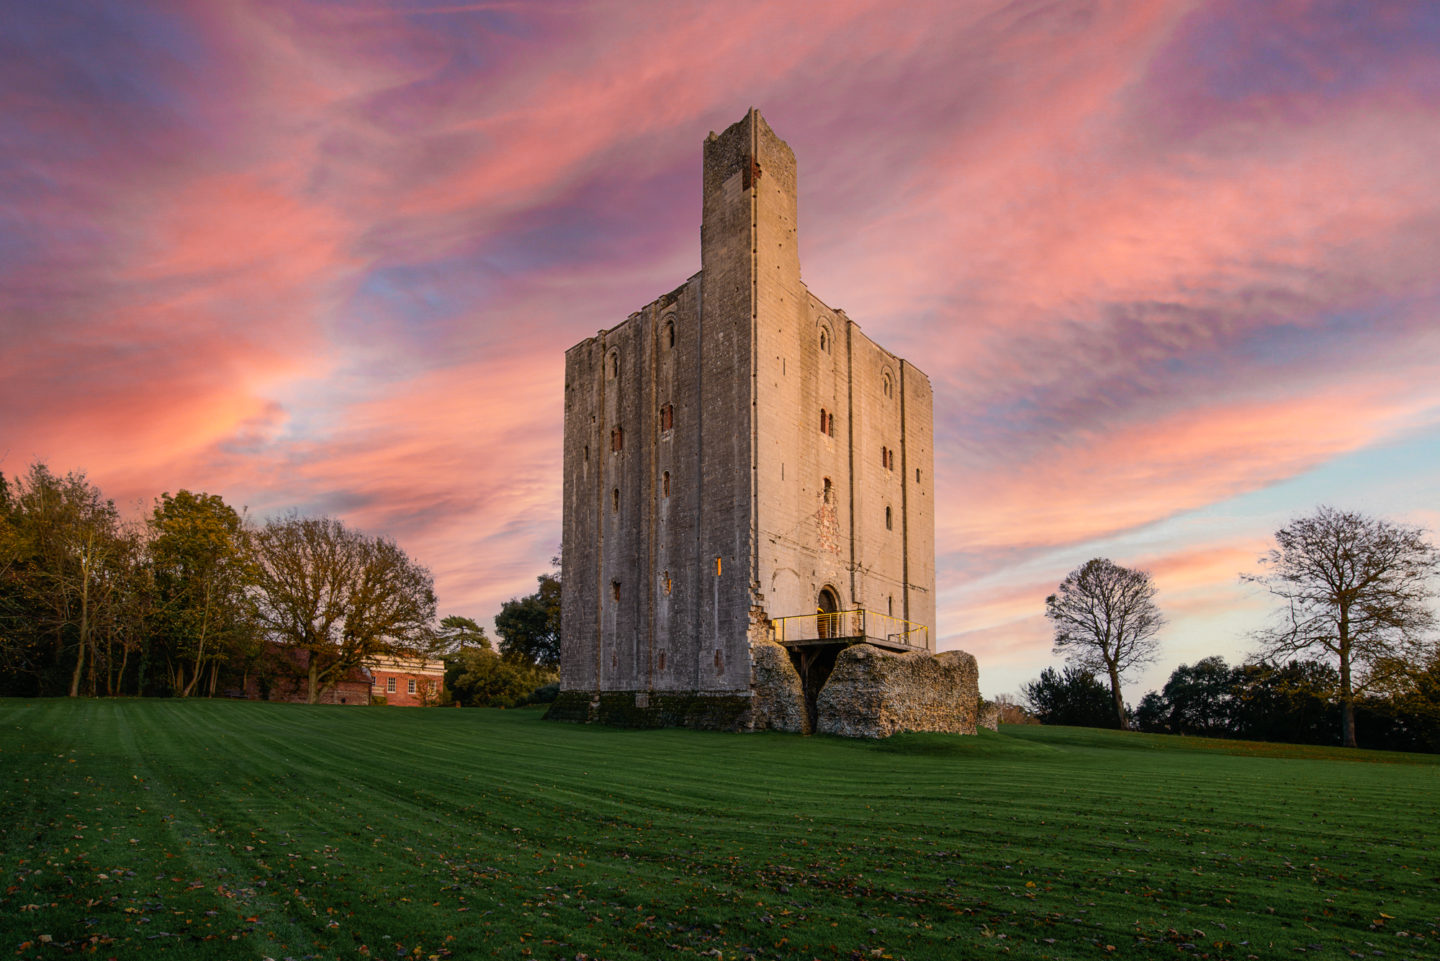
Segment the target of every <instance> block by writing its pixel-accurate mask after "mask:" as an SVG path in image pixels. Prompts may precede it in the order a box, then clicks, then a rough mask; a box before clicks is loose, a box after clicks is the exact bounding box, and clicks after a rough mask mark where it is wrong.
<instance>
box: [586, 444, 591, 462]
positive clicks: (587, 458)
mask: <svg viewBox="0 0 1440 961" xmlns="http://www.w3.org/2000/svg"><path fill="white" fill-rule="evenodd" d="M585 461H586V463H589V461H590V445H589V444H586V445H585Z"/></svg>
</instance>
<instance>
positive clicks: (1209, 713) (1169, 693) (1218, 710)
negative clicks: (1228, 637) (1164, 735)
mask: <svg viewBox="0 0 1440 961" xmlns="http://www.w3.org/2000/svg"><path fill="white" fill-rule="evenodd" d="M1162 697H1163V698H1164V700H1165V703H1166V705H1167V706H1168V707H1169V718H1168V721H1169V723H1168V728H1169V730H1170V732H1171V733H1172V734H1198V735H1201V736H1204V737H1224V736H1226V735H1227V734H1230V733H1232V724H1231V716H1230V715H1231V707H1232V704H1233V702H1234V700H1235V679H1234V676H1233V674H1232V672H1231V670H1230V667H1229V666H1228V665H1227V664H1226V663H1225V659H1224V658H1223V657H1218V656H1217V657H1207V658H1204V659H1202V660H1199V661H1196V662H1195V663H1194V664H1181V665H1180V666H1179V667H1177V668H1176V669H1175V670H1174V672H1173V673H1171V675H1170V680H1168V681H1166V682H1165V689H1164V691H1163V693H1162Z"/></svg>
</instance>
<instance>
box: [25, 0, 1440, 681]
mask: <svg viewBox="0 0 1440 961" xmlns="http://www.w3.org/2000/svg"><path fill="white" fill-rule="evenodd" d="M1437 41H1440V18H1437V16H1436V14H1435V12H1434V7H1433V5H1431V4H1425V3H1395V4H1386V5H1384V7H1383V9H1382V8H1378V7H1377V8H1375V9H1369V8H1366V9H1365V10H1364V11H1363V12H1360V13H1357V12H1356V11H1353V10H1351V9H1350V8H1347V7H1345V6H1344V5H1328V4H1314V3H1302V2H1283V3H1273V4H1265V5H1256V4H1249V3H1238V2H1237V3H1208V4H1196V3H1191V2H1179V0H1177V2H1160V0H1155V2H1145V3H1126V4H1097V3H1083V2H1073V3H1072V2H1059V3H1057V2H1052V0H1044V2H1041V0H1015V2H1000V0H995V2H990V3H968V4H954V3H939V2H935V3H917V4H906V5H902V6H896V5H895V4H881V3H878V2H862V0H855V2H837V3H830V4H824V5H815V4H791V3H775V2H764V3H762V2H758V0H743V2H736V3H730V4H724V5H717V4H712V3H700V2H694V3H677V4H667V5H664V6H659V7H657V6H654V5H644V6H639V5H635V4H632V3H625V2H619V0H615V2H606V3H590V2H585V3H582V2H557V3H523V4H522V3H509V2H493V3H483V2H482V3H430V4H425V3H386V2H375V3H368V4H352V5H334V4H310V3H298V4H278V3H273V4H272V3H256V4H244V5H219V6H204V5H189V4H183V3H163V2H155V3H148V4H138V5H134V4H132V5H127V6H125V7H107V8H103V9H96V8H93V7H92V6H90V5H86V6H85V7H84V9H83V10H81V9H80V8H79V7H75V8H74V9H72V8H71V5H70V4H69V3H68V2H66V0H54V2H53V3H47V4H44V5H32V6H30V7H27V8H25V9H23V10H17V11H16V12H15V13H14V15H13V16H12V18H11V20H10V21H9V22H7V30H6V32H5V35H4V36H3V37H0V90H3V92H0V104H3V107H4V109H3V110H0V148H3V149H0V335H3V344H0V411H3V414H0V470H6V471H15V470H19V469H21V468H22V467H23V465H24V463H26V462H27V461H29V460H30V459H32V458H41V459H45V460H48V461H49V462H50V463H51V464H52V465H53V466H55V467H57V468H59V469H68V468H70V467H82V468H85V469H87V470H89V471H90V473H91V475H92V477H94V478H95V479H96V480H97V481H99V482H100V483H101V484H102V485H104V487H105V489H106V491H107V493H109V494H110V495H111V496H115V497H116V498H117V499H118V500H120V501H122V502H125V503H129V502H131V501H133V500H136V499H147V500H148V498H150V497H153V496H155V495H156V494H158V493H159V492H160V491H161V490H166V489H174V488H177V487H180V486H189V487H195V488H205V489H211V490H215V491H217V492H220V493H223V494H224V495H225V496H226V497H227V498H229V499H230V500H231V501H233V502H235V503H237V504H248V505H250V506H251V507H252V508H253V509H254V510H255V511H258V512H265V511H270V510H283V509H286V508H288V507H301V508H303V509H306V510H315V511H331V512H337V513H340V514H341V515H342V516H344V517H345V518H346V519H347V520H350V521H352V522H354V523H357V524H360V525H362V526H365V527H368V528H370V529H374V530H377V531H380V532H385V533H389V534H391V535H392V536H396V537H398V538H400V539H401V542H402V543H403V544H404V546H405V547H406V548H407V549H408V550H410V551H411V552H412V553H413V554H414V555H415V556H416V557H417V558H418V559H420V560H421V561H422V562H424V563H427V564H429V565H430V566H431V567H432V568H434V570H435V571H436V574H437V578H438V584H439V588H440V594H441V602H442V607H445V608H446V609H456V610H462V611H464V612H465V613H470V614H474V615H476V616H479V617H482V618H484V617H487V616H489V615H490V614H491V613H493V612H494V610H495V608H496V607H497V605H498V602H499V600H501V599H503V598H505V597H508V596H510V595H511V594H513V593H516V592H519V591H524V590H528V589H529V587H530V585H531V583H532V578H533V575H534V574H535V573H537V572H538V570H540V569H542V568H543V567H544V566H545V564H546V562H547V561H548V558H549V557H550V555H551V554H552V553H553V551H554V548H555V542H556V541H557V540H558V537H559V503H558V501H559V497H558V490H559V471H558V467H559V463H558V461H559V432H560V429H561V412H560V406H559V397H560V375H561V367H560V365H561V351H562V350H563V348H564V347H566V346H569V345H570V344H572V343H574V342H576V341H578V340H580V339H581V338H583V337H585V336H587V335H589V334H591V333H593V332H594V331H595V330H596V329H598V328H601V327H608V326H612V325H613V324H615V323H616V322H618V321H619V320H621V319H623V318H624V317H625V316H626V315H627V314H628V313H629V312H630V311H631V310H633V309H635V308H636V307H638V306H640V305H641V304H644V303H646V302H648V301H649V300H651V299H652V298H653V297H655V296H656V295H658V294H660V293H662V292H664V291H666V290H669V289H672V288H673V287H675V286H676V285H678V284H679V283H680V282H681V281H683V280H684V279H685V277H686V276H688V275H689V274H690V273H692V272H693V271H694V270H696V269H698V266H699V254H698V230H697V228H698V225H699V156H700V142H701V140H702V139H703V137H704V135H705V133H706V132H707V131H708V130H710V129H720V128H722V127H724V126H725V125H727V124H728V123H730V122H731V121H733V120H735V119H736V118H738V117H739V116H740V115H741V114H742V113H743V111H744V110H745V109H746V108H747V107H749V106H751V105H755V106H759V107H760V108H761V109H762V110H764V111H765V113H766V115H767V117H768V119H769V120H770V121H771V123H772V125H773V126H774V127H775V128H776V129H777V130H778V131H779V132H780V134H781V135H782V136H784V137H785V138H786V139H787V140H789V141H790V143H791V144H792V146H793V147H794V148H795V150H796V153H797V156H798V158H799V163H800V172H801V212H800V216H801V221H800V236H801V245H802V254H803V258H804V269H805V276H806V279H807V283H809V284H810V286H811V287H812V289H813V290H814V291H815V293H817V294H818V295H819V296H820V297H821V298H823V299H825V300H826V301H827V302H830V303H832V304H835V305H836V306H842V307H844V308H846V309H847V311H848V312H849V313H850V314H851V316H853V317H855V318H856V319H857V320H859V321H860V323H861V324H862V325H864V327H865V328H866V330H867V332H869V333H870V334H872V335H873V336H875V337H876V338H877V339H878V340H880V341H881V342H882V343H886V344H887V345H888V346H891V347H893V348H895V349H897V350H899V351H900V352H901V353H902V354H904V355H906V356H909V357H912V358H914V359H915V360H917V362H918V363H919V364H920V366H921V367H922V368H924V369H925V370H926V372H927V373H928V374H929V375H930V376H931V378H932V381H933V382H934V384H935V387H936V392H937V393H936V397H937V405H936V418H937V423H936V432H937V440H938V443H937V448H938V450H937V454H938V463H937V466H938V468H939V472H938V480H939V483H940V485H941V489H940V493H941V498H940V501H941V503H942V505H943V506H942V510H941V512H940V516H939V518H938V523H937V529H938V534H939V547H940V555H941V571H940V580H941V588H942V596H943V597H945V598H949V599H950V601H949V603H946V604H943V605H942V623H941V624H940V625H939V630H940V633H941V634H942V635H943V636H946V637H948V638H950V639H951V641H950V642H951V643H961V644H966V645H970V646H973V647H975V648H976V650H977V652H978V653H981V655H982V664H983V663H984V662H985V659H986V658H989V659H990V661H991V663H994V664H997V665H999V664H1005V665H1008V666H1007V667H1006V668H1005V669H1004V670H1005V671H1008V672H1010V673H1011V674H1014V675H1016V676H1019V675H1020V674H1021V673H1022V672H1024V671H1027V670H1028V671H1029V672H1030V673H1031V674H1033V673H1034V672H1036V671H1038V669H1039V667H1041V666H1043V664H1044V663H1047V662H1048V660H1049V653H1048V635H1047V634H1046V632H1045V625H1044V623H1043V618H1040V617H1039V616H1038V614H1039V611H1038V605H1039V604H1040V602H1042V601H1043V597H1044V594H1045V593H1048V591H1049V590H1052V589H1053V587H1054V585H1055V584H1056V583H1058V580H1059V578H1060V577H1062V576H1063V575H1064V573H1065V571H1066V570H1068V569H1069V566H1073V563H1074V559H1075V558H1076V557H1080V558H1081V559H1082V560H1083V557H1082V555H1084V554H1086V553H1087V552H1091V551H1094V552H1098V551H1101V550H1104V549H1107V548H1108V546H1110V545H1113V544H1114V543H1115V539H1116V538H1117V537H1124V536H1128V535H1129V534H1133V533H1134V532H1136V531H1146V530H1162V529H1168V528H1165V527H1164V525H1165V523H1166V519H1167V518H1172V519H1173V518H1175V517H1177V516H1180V515H1183V514H1185V513H1186V512H1195V511H1202V510H1204V509H1206V508H1208V507H1213V506H1214V505H1217V504H1224V503H1227V502H1229V501H1230V500H1231V499H1234V498H1238V497H1243V496H1245V495H1246V494H1247V493H1251V492H1254V491H1257V490H1262V489H1265V488H1267V487H1270V486H1272V485H1277V484H1281V483H1283V482H1285V481H1287V480H1288V479H1292V478H1294V477H1296V476H1298V475H1301V474H1303V473H1304V472H1306V471H1312V470H1315V469H1318V468H1320V467H1323V465H1325V464H1327V463H1330V462H1333V461H1334V460H1335V459H1337V458H1342V457H1347V456H1354V455H1356V454H1357V452H1360V453H1363V452H1364V451H1366V450H1368V449H1371V448H1373V447H1374V446H1375V445H1378V444H1383V443H1386V442H1388V441H1391V440H1393V439H1395V438H1397V437H1402V436H1409V435H1413V434H1414V432H1416V431H1423V430H1425V429H1427V426H1433V425H1434V424H1435V423H1436V420H1437V417H1440V396H1437V388H1436V387H1435V386H1434V385H1435V384H1436V383H1440V377H1437V374H1440V369H1437V368H1440V341H1437V336H1440V335H1437V334H1436V333H1435V331H1436V330H1437V328H1436V325H1435V323H1434V319H1435V317H1436V311H1437V306H1440V282H1437V280H1436V276H1435V272H1434V267H1433V265H1434V264H1435V263H1436V262H1440V181H1437V180H1436V178H1434V177H1433V176H1432V175H1431V170H1430V168H1431V166H1432V165H1433V158H1434V157H1435V156H1436V155H1437V154H1440V108H1437V107H1436V104H1437V103H1440V67H1437V62H1436V60H1435V58H1434V57H1433V50H1434V48H1435V45H1436V42H1437ZM1436 461H1440V457H1436V458H1433V459H1431V460H1430V461H1429V462H1428V464H1427V466H1426V468H1425V470H1427V471H1430V472H1432V473H1433V474H1437V475H1440V463H1437V462H1436ZM1437 479H1440V478H1437ZM1304 506H1305V505H1297V507H1299V508H1303V507H1304ZM1404 509H1405V510H1408V511H1414V512H1417V513H1416V515H1415V516H1420V514H1419V513H1418V512H1421V511H1423V510H1425V509H1427V505H1425V504H1422V503H1418V502H1416V503H1413V504H1407V505H1406V506H1405V508H1404ZM1266 523H1268V520H1267V521H1266ZM1268 529H1269V528H1265V529H1262V530H1258V531H1253V530H1252V531H1247V532H1245V533H1243V534H1237V535H1235V537H1233V538H1232V539H1231V540H1228V541H1225V542H1221V543H1206V544H1199V543H1197V542H1195V541H1192V540H1186V539H1183V538H1182V539H1181V540H1179V541H1176V542H1174V543H1170V544H1168V545H1164V546H1163V547H1162V548H1160V549H1155V548H1150V549H1147V550H1145V551H1139V552H1138V556H1137V557H1134V558H1129V557H1116V558H1115V559H1116V560H1117V561H1121V562H1126V561H1127V560H1128V561H1133V562H1136V563H1140V562H1146V563H1151V564H1152V565H1153V566H1154V568H1155V570H1156V574H1157V577H1159V578H1163V579H1164V580H1165V581H1167V582H1170V583H1171V584H1172V585H1174V586H1172V588H1171V590H1172V592H1173V594H1172V596H1173V597H1174V608H1175V612H1174V615H1173V620H1175V621H1176V622H1177V624H1176V628H1177V630H1179V631H1180V634H1181V635H1182V636H1184V635H1185V632H1186V631H1187V630H1191V629H1192V628H1194V627H1195V625H1199V624H1202V623H1203V622H1205V620H1206V619H1207V618H1210V619H1212V620H1213V619H1214V617H1215V614H1214V605H1215V604H1217V603H1218V604H1223V605H1227V609H1231V610H1248V609H1247V608H1246V607H1245V604H1246V602H1244V601H1243V600H1237V599H1236V598H1235V597H1234V596H1233V593H1232V592H1231V591H1232V587H1233V584H1231V582H1228V581H1226V580H1225V578H1224V577H1222V576H1221V574H1220V570H1219V569H1220V567H1221V566H1224V565H1227V564H1230V563H1231V561H1232V560H1233V559H1234V554H1235V552H1236V551H1239V550H1242V549H1241V547H1239V546H1238V545H1240V544H1242V543H1243V544H1244V545H1245V546H1244V548H1243V552H1249V551H1250V550H1251V549H1252V547H1253V542H1254V540H1255V539H1256V538H1257V537H1259V538H1261V539H1263V537H1264V536H1265V535H1266V534H1267V533H1268ZM1127 532H1128V533H1127ZM1206 558H1208V559H1209V560H1206ZM1227 584H1229V585H1230V586H1226V585H1227ZM1207 609H1209V611H1210V613H1208V614H1207ZM1187 625H1188V626H1187ZM1229 643H1231V644H1232V648H1233V649H1234V650H1239V649H1240V645H1241V641H1240V640H1232V641H1231V642H1229ZM999 676H1000V677H1002V678H1003V677H1008V676H1009V674H1005V673H1002V674H1001V675H999ZM1006 686H1011V687H1013V685H1011V684H1008V682H1007V685H1006Z"/></svg>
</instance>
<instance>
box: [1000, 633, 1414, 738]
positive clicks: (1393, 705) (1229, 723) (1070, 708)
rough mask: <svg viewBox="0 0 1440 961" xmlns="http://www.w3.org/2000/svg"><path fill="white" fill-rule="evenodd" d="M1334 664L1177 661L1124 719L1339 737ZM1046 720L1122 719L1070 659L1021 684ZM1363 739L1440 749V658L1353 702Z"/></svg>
mask: <svg viewBox="0 0 1440 961" xmlns="http://www.w3.org/2000/svg"><path fill="white" fill-rule="evenodd" d="M1339 689H1340V675H1339V672H1338V671H1337V670H1336V669H1335V668H1334V667H1332V666H1331V665H1329V664H1325V663H1322V662H1319V661H1314V660H1301V661H1292V662H1289V663H1286V664H1268V663H1264V662H1256V663H1245V664H1238V665H1235V666H1233V667H1231V666H1229V665H1227V664H1226V663H1225V659H1224V658H1222V657H1207V658H1205V659H1203V660H1201V661H1197V662H1196V663H1195V664H1182V665H1181V666H1180V667H1178V668H1176V669H1175V671H1174V673H1172V674H1171V675H1170V679H1169V681H1167V682H1166V684H1165V686H1164V688H1162V689H1161V690H1159V691H1151V692H1150V693H1148V694H1146V695H1145V696H1144V697H1143V698H1142V699H1141V700H1140V704H1139V706H1137V707H1135V708H1134V709H1132V710H1130V711H1129V716H1130V725H1131V727H1132V728H1134V729H1136V730H1140V731H1146V732H1150V733H1155V734H1185V735H1194V736H1201V737H1219V738H1239V739H1244V740H1252V741H1282V742H1287V743H1292V744H1337V743H1339V736H1340V729H1341V728H1340V710H1341V708H1340V704H1339V702H1338V700H1337V698H1336V692H1337V691H1338V690H1339ZM1023 693H1024V696H1025V699H1026V700H1027V701H1028V703H1029V707H1030V710H1031V712H1032V713H1033V714H1034V715H1035V716H1036V717H1037V718H1038V719H1039V720H1040V722H1041V723H1043V724H1073V725H1080V726H1084V727H1107V728H1114V727H1118V726H1119V722H1118V720H1117V718H1116V715H1115V710H1114V705H1113V703H1112V700H1111V695H1110V688H1109V686H1108V685H1106V684H1104V683H1103V682H1101V681H1100V680H1099V679H1097V678H1096V677H1095V676H1094V675H1093V674H1091V673H1089V672H1087V671H1083V670H1080V669H1077V668H1073V667H1067V668H1065V669H1064V670H1062V671H1057V670H1056V669H1054V668H1046V669H1045V670H1044V671H1042V672H1041V674H1040V677H1039V678H1038V679H1037V680H1035V681H1032V682H1031V683H1029V684H1026V685H1024V686H1023ZM1356 718H1357V725H1356V728H1357V736H1358V740H1359V746H1360V747H1368V748H1378V749H1384V750H1394V751H1425V752H1432V753H1434V752H1440V660H1437V661H1435V662H1432V663H1431V664H1430V665H1428V667H1425V668H1424V669H1419V670H1415V671H1412V672H1410V673H1409V674H1408V675H1407V677H1406V680H1405V681H1404V682H1403V683H1397V684H1396V685H1394V688H1393V689H1392V690H1390V691H1387V692H1385V693H1383V694H1370V695H1367V696H1365V697H1363V698H1361V699H1360V700H1359V701H1357V703H1356Z"/></svg>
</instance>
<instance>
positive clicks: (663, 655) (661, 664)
mask: <svg viewBox="0 0 1440 961" xmlns="http://www.w3.org/2000/svg"><path fill="white" fill-rule="evenodd" d="M659 661H660V663H659V665H658V666H659V668H660V670H662V671H663V670H665V652H664V651H661V652H660V657H659Z"/></svg>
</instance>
